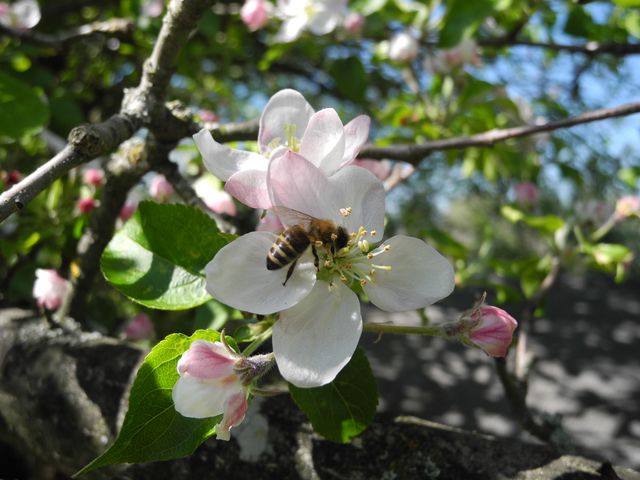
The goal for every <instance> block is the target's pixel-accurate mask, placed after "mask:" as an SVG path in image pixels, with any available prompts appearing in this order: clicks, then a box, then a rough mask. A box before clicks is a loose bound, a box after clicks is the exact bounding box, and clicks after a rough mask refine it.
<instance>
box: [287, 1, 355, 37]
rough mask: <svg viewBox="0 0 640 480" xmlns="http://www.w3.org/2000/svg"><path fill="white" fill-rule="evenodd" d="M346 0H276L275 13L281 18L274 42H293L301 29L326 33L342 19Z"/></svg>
mask: <svg viewBox="0 0 640 480" xmlns="http://www.w3.org/2000/svg"><path fill="white" fill-rule="evenodd" d="M346 11H347V0H278V3H277V6H276V15H277V16H279V17H280V18H282V19H283V22H282V25H281V26H280V31H279V32H278V34H277V35H276V37H275V41H276V42H285V43H286V42H293V41H294V40H296V39H297V38H298V37H299V36H300V35H301V34H302V31H303V30H305V29H306V30H309V31H310V32H311V33H313V34H314V35H326V34H327V33H330V32H332V31H333V30H334V29H335V28H336V27H337V26H338V25H340V24H341V23H342V21H343V18H344V16H345V13H346Z"/></svg>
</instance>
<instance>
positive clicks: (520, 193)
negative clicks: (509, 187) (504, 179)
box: [513, 182, 540, 208]
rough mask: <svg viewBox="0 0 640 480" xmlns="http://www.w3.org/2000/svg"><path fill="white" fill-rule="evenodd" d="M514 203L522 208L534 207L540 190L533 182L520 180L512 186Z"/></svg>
mask: <svg viewBox="0 0 640 480" xmlns="http://www.w3.org/2000/svg"><path fill="white" fill-rule="evenodd" d="M513 192H514V194H515V197H516V203H517V204H518V205H519V206H520V207H523V208H531V207H535V206H536V205H537V204H538V199H539V197H540V192H539V190H538V186H537V185H536V184H535V183H533V182H520V183H517V184H516V185H515V186H514V187H513Z"/></svg>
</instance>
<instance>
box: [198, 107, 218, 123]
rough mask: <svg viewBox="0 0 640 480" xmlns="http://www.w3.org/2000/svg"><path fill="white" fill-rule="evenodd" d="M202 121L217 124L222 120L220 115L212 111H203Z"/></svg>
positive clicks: (201, 114)
mask: <svg viewBox="0 0 640 480" xmlns="http://www.w3.org/2000/svg"><path fill="white" fill-rule="evenodd" d="M200 119H201V120H202V121H203V122H205V123H215V122H218V121H219V120H220V117H218V115H216V113H215V112H212V111H211V110H201V111H200Z"/></svg>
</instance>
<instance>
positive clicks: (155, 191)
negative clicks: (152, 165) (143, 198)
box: [149, 175, 173, 202]
mask: <svg viewBox="0 0 640 480" xmlns="http://www.w3.org/2000/svg"><path fill="white" fill-rule="evenodd" d="M149 194H150V195H151V196H152V197H153V198H154V199H155V200H157V201H158V202H162V201H165V200H167V199H168V198H169V197H170V196H171V195H173V187H172V186H171V184H170V183H169V181H168V180H167V178H166V177H165V176H164V175H156V176H154V177H153V178H152V179H151V182H150V183H149Z"/></svg>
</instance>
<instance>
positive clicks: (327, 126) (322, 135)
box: [193, 89, 370, 209]
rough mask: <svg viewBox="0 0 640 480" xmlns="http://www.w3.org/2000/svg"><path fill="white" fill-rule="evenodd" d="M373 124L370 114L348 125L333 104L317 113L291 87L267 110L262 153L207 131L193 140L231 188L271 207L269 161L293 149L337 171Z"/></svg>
mask: <svg viewBox="0 0 640 480" xmlns="http://www.w3.org/2000/svg"><path fill="white" fill-rule="evenodd" d="M369 124H370V119H369V117H368V116H366V115H360V116H358V117H356V118H354V119H353V120H351V121H350V122H349V123H347V124H346V125H343V124H342V122H341V121H340V118H339V117H338V114H337V113H336V111H335V110H334V109H332V108H327V109H324V110H320V111H319V112H315V113H314V111H313V108H311V105H309V103H308V102H307V101H306V100H305V98H304V97H303V96H302V95H301V94H300V93H299V92H297V91H295V90H290V89H286V90H281V91H279V92H278V93H276V94H275V95H273V96H272V97H271V99H270V100H269V102H268V103H267V105H266V107H265V109H264V111H263V112H262V116H261V117H260V128H259V132H258V149H259V153H254V152H247V151H241V150H234V149H231V148H229V147H226V146H225V145H222V144H219V143H218V142H216V141H215V140H214V139H213V137H212V136H211V133H209V131H208V130H206V129H203V130H201V131H200V132H198V133H197V134H195V135H194V136H193V138H194V140H195V142H196V145H197V146H198V149H199V150H200V153H201V154H202V158H203V160H204V164H205V166H206V167H207V169H208V170H209V171H210V172H211V173H213V174H214V175H215V176H216V177H218V178H219V179H221V180H223V181H225V182H227V183H226V185H225V190H226V191H227V192H229V193H230V194H231V195H232V196H233V197H235V198H237V199H238V200H239V201H241V202H242V203H244V204H245V205H248V206H249V207H252V208H265V209H266V208H269V207H271V206H272V203H271V199H270V198H269V194H268V191H267V180H266V178H267V168H268V166H269V163H270V161H272V160H274V159H275V158H277V157H279V156H281V155H284V154H285V153H286V152H289V151H293V152H296V153H299V154H300V155H302V156H303V157H305V158H306V159H307V160H309V161H310V162H311V163H313V164H314V165H315V166H316V167H318V168H320V169H321V170H322V171H323V172H324V173H325V174H326V175H332V174H334V173H335V172H337V171H338V170H339V169H340V168H343V167H345V166H347V165H349V164H350V163H352V162H353V160H354V159H355V157H356V156H357V155H358V152H359V151H360V149H361V148H362V146H363V145H364V143H365V142H366V140H367V137H368V135H369Z"/></svg>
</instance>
